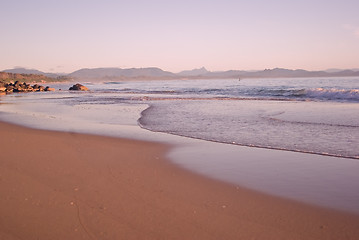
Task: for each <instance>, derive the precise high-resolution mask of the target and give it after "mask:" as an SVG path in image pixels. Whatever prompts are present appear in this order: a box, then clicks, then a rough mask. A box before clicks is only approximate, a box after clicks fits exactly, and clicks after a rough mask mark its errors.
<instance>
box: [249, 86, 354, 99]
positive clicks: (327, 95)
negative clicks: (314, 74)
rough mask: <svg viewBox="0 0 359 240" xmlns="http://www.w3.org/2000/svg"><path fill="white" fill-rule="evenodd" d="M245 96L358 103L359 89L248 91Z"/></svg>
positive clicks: (266, 89) (265, 89) (264, 89)
mask: <svg viewBox="0 0 359 240" xmlns="http://www.w3.org/2000/svg"><path fill="white" fill-rule="evenodd" d="M244 94H245V95H246V96H251V95H253V96H256V97H276V98H286V99H288V98H289V99H300V100H303V99H304V100H305V99H308V100H326V101H354V102H359V89H336V88H329V89H326V88H310V89H304V88H301V89H268V88H263V89H249V90H248V91H247V92H244Z"/></svg>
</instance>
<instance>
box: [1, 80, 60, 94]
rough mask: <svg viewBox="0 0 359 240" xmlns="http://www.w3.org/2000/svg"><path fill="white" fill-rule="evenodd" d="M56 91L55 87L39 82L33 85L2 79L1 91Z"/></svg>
mask: <svg viewBox="0 0 359 240" xmlns="http://www.w3.org/2000/svg"><path fill="white" fill-rule="evenodd" d="M43 91H55V89H54V88H50V87H44V86H41V85H38V84H35V85H33V86H31V85H30V84H29V83H25V82H20V81H16V82H15V83H5V82H2V81H0V92H3V93H4V92H5V93H13V92H43Z"/></svg>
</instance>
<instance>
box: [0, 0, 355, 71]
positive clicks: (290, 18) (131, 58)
mask: <svg viewBox="0 0 359 240" xmlns="http://www.w3.org/2000/svg"><path fill="white" fill-rule="evenodd" d="M0 9H1V10H0V13H1V14H0V29H1V35H0V55H1V57H0V70H2V69H6V68H13V67H15V66H21V67H27V68H36V69H39V70H41V71H46V72H72V71H74V70H77V69H79V68H85V67H87V68H94V67H122V68H130V67H160V68H162V69H164V70H168V71H173V72H177V71H181V70H185V69H193V68H198V67H202V66H205V67H206V68H207V69H209V70H212V71H217V70H229V69H238V70H251V69H264V68H275V67H283V68H291V69H297V68H303V69H308V70H321V69H327V68H359V14H358V11H359V1H358V0H338V1H337V0H326V1H324V0H323V1H322V0H292V1H290V0H286V1H284V0H276V1H271V0H267V1H265V0H248V1H244V0H239V1H229V0H212V1H211V0H207V1H204V0H191V1H189V0H180V1H171V0H167V1H163V0H157V1H144V0H129V1H121V0H119V1H115V0H58V1H55V0H33V1H31V0H29V1H26V0H1V2H0Z"/></svg>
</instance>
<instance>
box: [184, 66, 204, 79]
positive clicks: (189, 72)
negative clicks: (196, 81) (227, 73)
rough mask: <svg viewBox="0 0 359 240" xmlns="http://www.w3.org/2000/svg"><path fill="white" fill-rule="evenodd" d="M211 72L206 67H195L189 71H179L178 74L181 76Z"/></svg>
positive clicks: (201, 74)
mask: <svg viewBox="0 0 359 240" xmlns="http://www.w3.org/2000/svg"><path fill="white" fill-rule="evenodd" d="M208 73H210V72H209V71H208V70H207V69H206V68H205V67H202V68H198V69H193V70H187V71H182V72H179V73H177V75H180V76H188V77H190V76H203V75H206V74H208Z"/></svg>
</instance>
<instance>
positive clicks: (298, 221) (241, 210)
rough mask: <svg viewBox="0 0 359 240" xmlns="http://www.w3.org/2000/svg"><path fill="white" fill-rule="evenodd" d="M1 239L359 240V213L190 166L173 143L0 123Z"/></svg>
mask: <svg viewBox="0 0 359 240" xmlns="http://www.w3.org/2000/svg"><path fill="white" fill-rule="evenodd" d="M0 131H1V138H0V139H1V140H0V141H1V149H2V154H1V158H0V159H1V160H0V192H1V195H0V212H1V214H0V239H358V237H359V216H358V215H354V214H349V213H343V212H339V211H334V210H329V209H324V208H320V207H314V206H310V205H305V204H302V203H299V202H295V201H291V200H286V199H282V198H278V197H274V196H270V195H266V194H262V193H258V192H255V191H251V190H248V189H244V188H240V187H238V186H234V185H231V184H228V183H223V182H220V181H217V180H213V179H209V178H207V177H204V176H199V175H196V174H194V173H192V172H189V171H186V170H183V169H181V168H179V167H178V166H176V165H174V164H173V163H171V162H170V161H168V160H167V159H166V157H165V156H166V153H167V152H168V151H169V150H170V148H171V146H167V145H164V144H158V143H151V142H143V141H137V140H126V139H120V138H111V137H102V136H94V135H86V134H78V133H71V132H67V133H65V132H55V131H45V130H34V129H30V128H25V127H21V126H17V125H11V124H8V123H0Z"/></svg>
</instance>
